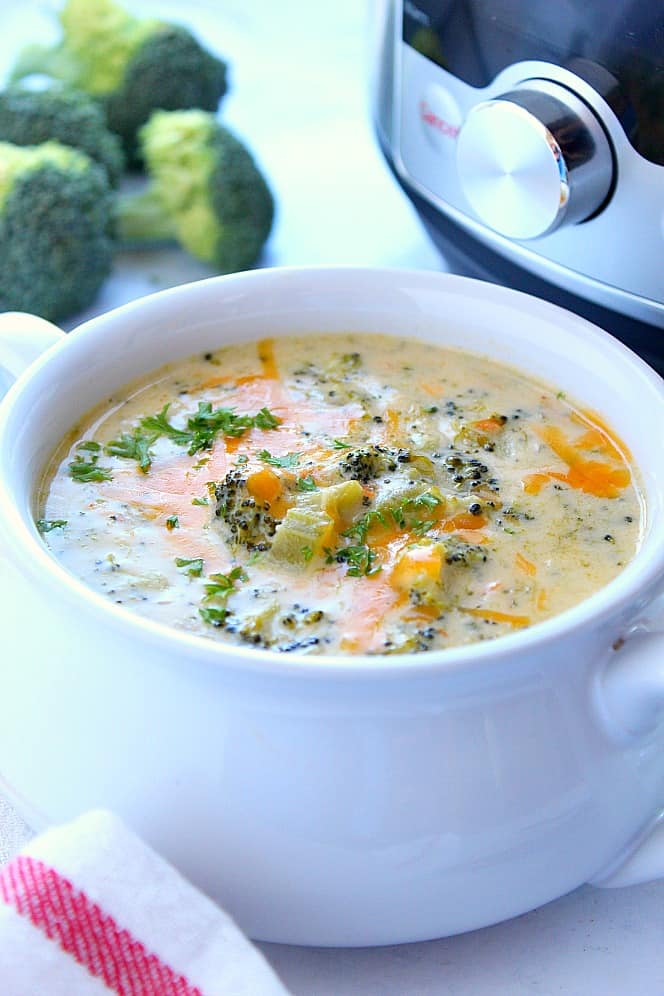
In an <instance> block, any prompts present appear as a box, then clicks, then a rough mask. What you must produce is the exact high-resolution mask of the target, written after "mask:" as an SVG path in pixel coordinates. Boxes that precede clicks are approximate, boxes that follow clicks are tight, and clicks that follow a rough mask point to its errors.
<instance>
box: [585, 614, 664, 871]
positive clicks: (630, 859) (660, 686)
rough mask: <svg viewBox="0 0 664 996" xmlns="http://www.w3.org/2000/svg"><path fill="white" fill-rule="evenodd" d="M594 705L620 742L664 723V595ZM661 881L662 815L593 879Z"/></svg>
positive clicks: (626, 645)
mask: <svg viewBox="0 0 664 996" xmlns="http://www.w3.org/2000/svg"><path fill="white" fill-rule="evenodd" d="M596 700H597V706H598V709H599V712H600V714H601V717H602V720H603V725H604V726H605V728H606V729H607V731H608V732H609V733H610V735H611V736H612V737H614V738H616V739H618V740H620V741H622V742H626V743H630V742H631V743H636V742H638V741H639V740H642V739H643V738H645V737H647V736H649V734H651V733H653V732H654V730H655V729H656V727H657V726H658V724H659V723H660V722H661V720H662V719H663V718H664V595H660V597H659V598H658V599H656V600H655V601H654V602H653V603H652V605H651V606H650V607H649V609H648V610H647V613H646V615H645V617H644V618H643V619H642V620H641V621H640V622H639V624H638V625H637V626H635V627H634V629H633V630H632V631H631V632H630V633H628V634H627V635H626V636H625V637H624V639H623V640H622V641H620V643H619V645H617V646H616V647H615V649H614V650H613V652H612V656H611V659H610V660H609V663H608V666H607V667H606V669H605V670H604V671H603V673H602V674H601V675H600V678H599V682H598V685H597V688H596ZM657 878H664V810H662V812H661V813H660V814H659V815H658V816H657V818H656V819H655V820H654V822H653V823H652V824H651V825H650V827H648V829H647V830H646V831H645V832H644V834H643V835H642V837H641V838H640V839H639V840H638V841H637V842H636V843H633V844H632V845H631V846H630V848H629V850H628V852H627V853H626V854H623V855H622V856H621V857H620V858H619V859H618V861H617V862H615V863H614V865H613V867H612V868H610V869H609V870H608V871H605V872H602V873H601V875H600V876H599V877H598V878H596V879H594V880H592V882H591V884H592V885H596V886H600V887H601V888H616V887H618V886H623V885H639V884H641V883H642V882H649V881H652V880H653V879H657Z"/></svg>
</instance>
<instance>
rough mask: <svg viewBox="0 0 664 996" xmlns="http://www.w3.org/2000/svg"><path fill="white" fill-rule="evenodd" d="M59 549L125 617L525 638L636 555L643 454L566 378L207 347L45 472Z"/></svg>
mask: <svg viewBox="0 0 664 996" xmlns="http://www.w3.org/2000/svg"><path fill="white" fill-rule="evenodd" d="M39 516H40V520H39V527H40V529H41V531H42V533H43V536H44V539H45V542H46V543H47V544H48V546H49V547H50V548H51V550H52V551H53V553H54V555H55V556H56V557H57V558H58V559H59V560H60V561H61V562H62V564H63V565H64V566H65V567H66V568H67V569H68V570H69V571H70V572H71V573H72V574H74V575H76V576H77V577H79V578H81V579H82V580H83V581H84V582H85V583H86V584H87V585H89V586H90V587H91V588H93V589H95V590H97V591H99V592H102V593H104V594H105V595H106V596H107V597H108V599H109V600H110V601H112V602H114V603H116V604H118V605H122V606H126V607H127V608H129V609H131V610H133V611H135V612H138V613H140V614H141V615H143V616H147V617H149V618H151V619H154V620H157V621H159V622H161V623H165V624H167V625H170V626H174V627H177V628H178V629H182V630H187V631H190V632H193V633H196V634H200V635H203V636H207V637H211V638H212V639H217V640H222V641H229V642H232V643H241V644H244V645H251V646H256V647H262V648H270V649H273V650H277V651H283V652H295V653H308V654H333V653H342V654H357V653H369V654H392V653H410V652H420V651H426V650H438V649H441V648H445V647H450V646H455V645H462V644H467V643H472V642H476V641H480V640H486V639H490V638H494V637H498V636H501V635H503V634H506V633H513V632H514V631H515V630H518V629H521V628H523V627H526V626H529V625H532V624H535V623H537V622H540V621H542V620H544V619H547V618H549V617H550V616H553V615H556V614H557V613H560V612H562V611H564V610H565V609H567V608H569V607H570V606H573V605H575V604H577V603H578V602H580V601H582V600H583V599H585V598H587V597H588V596H589V595H591V594H592V593H593V592H595V591H597V590H598V589H599V588H601V587H602V586H604V585H606V584H607V583H608V582H609V581H610V580H611V579H612V578H614V577H615V576H616V574H618V573H619V572H620V570H621V569H622V568H623V566H624V565H625V564H626V563H628V561H629V560H630V559H631V558H632V557H633V556H634V553H635V551H636V549H637V546H638V542H639V537H640V531H641V528H642V499H641V496H640V492H639V489H638V486H637V483H636V482H635V471H634V468H633V467H632V466H631V463H630V457H629V454H628V453H627V451H626V449H625V447H624V446H623V445H622V444H621V442H620V441H619V440H618V439H617V438H616V437H615V435H614V434H613V432H612V431H611V430H610V428H609V427H608V426H607V425H606V424H605V423H604V422H603V421H602V419H601V418H600V417H599V416H597V415H595V414H593V413H590V412H587V411H585V410H584V409H583V408H582V407H580V406H579V405H578V404H577V403H576V402H574V401H573V400H571V399H568V398H566V397H565V396H564V395H563V394H562V392H558V391H557V390H556V388H555V387H550V386H547V385H543V384H540V383H538V382H537V381H535V380H532V379H529V378H527V377H525V376H524V375H522V374H520V373H519V372H518V371H516V370H514V369H511V368H509V367H507V366H503V365H500V364H498V363H495V362H493V361H489V360H487V359H486V358H483V357H479V356H476V355H473V354H468V353H465V352H461V351H457V350H448V349H442V348H439V347H436V346H434V345H432V344H430V343H423V342H418V341H412V340H405V339H398V338H393V337H389V336H376V335H367V334H347V335H322V336H313V335H312V336H306V337H285V338H276V339H274V340H262V341H259V342H253V343H248V344H245V345H239V346H227V347H224V348H222V349H219V350H217V351H216V352H214V353H208V354H206V355H204V356H194V357H191V358H190V359H188V360H186V361H181V362H178V363H174V364H171V365H168V366H165V367H162V368H161V369H159V370H157V371H155V372H154V373H153V374H152V375H151V376H150V377H148V378H146V379H144V380H143V381H141V382H136V383H133V384H131V385H129V386H128V387H127V388H126V389H125V390H124V391H121V392H118V393H117V394H116V395H114V396H113V397H112V398H108V399H106V401H105V403H103V404H101V405H100V406H99V407H98V408H97V409H96V410H95V411H94V412H91V413H89V415H88V416H87V417H86V418H85V419H83V420H82V422H81V423H80V424H79V425H77V426H75V427H74V428H73V429H72V431H71V433H70V434H69V435H68V437H67V438H66V439H65V440H64V441H63V443H62V445H61V446H60V448H59V449H58V451H57V453H56V454H55V455H54V458H53V461H52V463H51V466H50V468H49V469H48V472H47V474H46V477H45V481H44V486H43V489H42V496H41V499H40V509H39Z"/></svg>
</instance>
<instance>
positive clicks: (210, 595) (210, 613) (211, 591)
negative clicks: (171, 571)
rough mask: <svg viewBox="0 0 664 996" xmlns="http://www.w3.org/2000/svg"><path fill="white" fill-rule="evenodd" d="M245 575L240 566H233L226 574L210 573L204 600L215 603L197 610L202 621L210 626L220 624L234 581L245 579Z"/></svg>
mask: <svg viewBox="0 0 664 996" xmlns="http://www.w3.org/2000/svg"><path fill="white" fill-rule="evenodd" d="M246 580H247V575H246V574H245V572H244V570H243V568H242V567H234V568H233V569H232V570H231V571H229V572H228V574H210V579H209V583H208V584H206V585H205V599H204V600H205V601H206V602H210V601H214V602H216V605H211V606H204V607H202V608H200V609H199V610H198V611H199V613H200V616H201V618H202V619H203V620H204V622H206V623H209V624H210V625H211V626H222V625H223V623H224V621H225V619H226V616H227V615H228V609H227V608H226V601H227V599H228V597H229V595H230V594H231V593H232V592H233V590H234V588H235V582H236V581H246Z"/></svg>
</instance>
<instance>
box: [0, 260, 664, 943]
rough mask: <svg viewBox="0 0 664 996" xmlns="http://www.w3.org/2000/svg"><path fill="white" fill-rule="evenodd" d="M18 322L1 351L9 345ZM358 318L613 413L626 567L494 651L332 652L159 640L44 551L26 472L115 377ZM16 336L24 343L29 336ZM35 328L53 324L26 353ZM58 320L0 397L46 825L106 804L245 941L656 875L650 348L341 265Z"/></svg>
mask: <svg viewBox="0 0 664 996" xmlns="http://www.w3.org/2000/svg"><path fill="white" fill-rule="evenodd" d="M13 322H14V320H12V319H10V320H4V322H3V325H2V328H0V345H1V344H2V343H3V342H4V343H5V344H7V343H9V344H12V343H13V344H15V343H16V341H17V334H16V332H15V326H14V324H13ZM349 328H354V329H357V330H360V331H384V332H394V333H397V334H399V333H404V332H407V333H408V334H411V335H417V336H420V337H422V338H431V339H433V340H435V341H441V342H449V343H453V344H458V345H463V346H466V347H467V348H470V349H475V350H479V351H481V352H486V353H488V354H491V355H494V356H496V357H499V358H500V359H502V360H504V361H507V362H510V363H513V364H516V365H518V366H520V367H522V368H523V369H526V370H529V371H530V372H532V373H533V374H535V375H537V376H540V377H544V378H545V379H547V380H549V381H552V382H555V384H556V385H557V386H559V387H560V388H561V389H563V390H565V391H567V392H568V393H569V394H570V395H572V396H575V397H579V398H582V399H583V401H584V402H585V403H586V404H587V405H589V406H590V407H593V408H596V409H598V410H600V411H603V412H605V413H606V414H607V415H608V417H609V418H610V420H611V421H612V423H613V425H614V426H615V428H616V429H617V431H618V432H619V434H620V435H621V436H622V438H623V439H624V440H625V441H626V443H627V444H628V445H629V446H630V448H631V449H632V451H633V453H634V455H635V458H636V461H637V463H638V464H639V466H640V467H641V470H642V475H643V479H644V485H645V490H646V494H647V506H648V516H647V527H646V536H645V538H644V542H643V545H642V549H641V551H640V553H639V555H638V556H637V558H636V559H635V560H634V562H633V563H632V564H631V565H630V566H629V567H628V568H627V569H626V570H625V571H624V573H623V574H622V575H621V576H620V578H618V579H617V580H616V581H615V582H613V583H612V584H611V585H610V586H608V587H607V588H606V589H604V591H603V592H601V593H599V594H598V595H596V596H593V598H591V599H588V600H587V601H586V602H584V603H583V604H582V605H580V606H578V607H577V608H575V609H573V610H571V611H570V612H567V613H565V614H564V615H563V616H560V617H558V618H557V619H553V620H550V621H549V622H547V623H544V624H542V625H540V626H537V627H533V628H532V629H531V630H527V631H524V632H521V633H518V634H516V635H514V636H510V637H506V638H503V639H501V640H499V641H496V642H494V643H489V644H482V645H477V646H474V647H468V648H463V649H461V650H457V651H448V652H446V653H445V654H440V655H436V654H431V655H421V656H417V657H410V658H409V657H401V658H398V657H395V658H390V659H387V660H376V659H375V658H374V659H361V658H357V659H353V660H349V659H337V660H335V659H326V660H321V659H320V658H318V659H313V658H312V659H295V658H287V657H284V656H279V655H276V654H270V653H266V652H257V651H252V650H244V649H241V648H240V649H235V648H222V647H219V646H218V645H216V644H212V643H211V642H208V641H205V640H203V639H199V638H195V637H191V636H187V635H184V634H181V633H176V632H174V631H173V632H170V631H168V630H165V629H163V628H161V627H159V626H157V625H155V624H152V623H149V622H147V621H145V620H142V619H139V618H137V617H134V616H132V615H131V614H129V613H127V612H126V611H125V610H124V609H122V608H120V607H117V606H114V605H111V604H108V603H107V602H105V601H104V600H103V598H102V597H101V596H98V595H95V594H93V593H91V592H90V591H88V590H86V589H85V588H84V587H83V586H82V585H80V584H79V583H78V582H77V581H76V580H75V579H73V578H71V577H70V576H69V575H68V574H66V573H65V572H64V571H63V570H62V569H61V568H60V567H59V565H58V564H57V563H56V562H55V561H54V560H53V559H52V558H51V556H50V555H49V553H48V551H47V550H46V549H45V548H44V546H43V544H42V542H41V540H40V538H39V536H38V535H37V533H36V530H35V528H34V526H33V525H32V522H31V501H32V493H33V488H34V483H35V480H36V477H37V475H38V473H39V470H40V468H41V467H42V466H43V463H44V460H45V459H46V457H47V456H48V454H49V452H50V451H51V449H52V448H53V446H54V445H55V443H56V442H57V440H58V439H59V437H60V436H61V435H62V434H63V433H64V432H65V431H66V429H67V428H68V427H69V426H70V425H71V424H72V423H73V422H74V421H75V419H76V418H77V416H79V415H80V414H82V413H83V412H84V411H85V410H86V409H87V408H89V407H90V406H91V405H92V404H93V403H94V402H95V401H97V400H98V399H99V398H100V397H102V396H103V395H104V394H105V393H107V392H108V391H111V390H112V389H113V388H114V387H117V386H119V385H120V384H122V383H123V382H125V381H126V380H128V379H130V377H132V376H135V375H137V374H139V373H141V372H143V371H147V370H149V369H150V368H151V367H154V366H156V365H158V364H160V363H162V362H164V361H165V360H167V359H171V358H174V357H176V356H180V355H187V354H189V353H191V352H193V351H195V350H203V349H209V348H212V347H213V346H216V345H219V343H220V342H223V341H233V340H236V341H237V340H240V339H244V338H258V337H259V336H264V335H279V334H283V333H287V332H289V331H300V330H301V331H312V330H313V331H332V330H335V329H343V330H346V329H349ZM20 335H21V341H22V342H23V343H24V344H25V343H27V344H29V343H30V342H31V341H32V340H31V335H30V331H29V329H25V330H22V331H21V333H20ZM44 338H45V337H44V332H43V323H40V327H39V329H38V330H37V331H36V332H35V339H34V346H35V351H38V350H39V349H41V348H43V346H44V344H45V342H44ZM46 338H47V339H51V338H52V341H54V342H55V345H54V347H53V348H52V349H50V350H49V351H48V352H47V354H46V355H45V356H44V357H42V358H41V359H39V360H37V361H36V362H35V363H34V364H33V365H32V367H31V368H30V369H29V370H28V371H27V373H26V374H24V375H23V376H22V377H21V378H20V379H19V381H18V382H17V384H16V385H15V386H14V388H12V390H11V391H10V393H9V395H8V396H7V398H6V400H5V402H4V403H3V405H2V407H1V409H0V482H1V483H0V545H1V548H2V550H1V553H2V557H3V561H4V563H3V567H4V568H5V570H4V572H3V578H2V586H3V591H2V598H3V602H4V605H5V618H6V626H7V628H8V631H9V635H10V637H12V639H10V645H11V646H12V647H13V648H14V649H13V653H12V657H11V659H6V660H3V663H2V671H3V681H4V682H5V685H6V687H10V688H11V696H9V695H7V696H2V698H1V699H0V772H1V773H2V776H3V778H4V780H5V784H6V785H8V786H9V787H10V788H11V790H12V792H13V797H14V799H15V801H17V802H18V805H19V808H20V809H21V810H22V811H23V812H24V813H25V814H26V815H27V816H28V817H29V819H30V821H31V822H32V824H33V825H35V823H36V822H38V819H39V814H41V815H42V819H49V820H61V819H67V818H69V817H71V816H73V815H76V814H77V813H78V812H80V811H81V810H83V809H85V808H88V807H90V806H94V805H106V806H109V807H110V808H112V809H114V810H115V811H116V812H118V813H119V814H120V815H123V816H124V817H125V818H126V819H127V820H128V821H129V822H130V823H131V825H133V826H134V828H135V829H136V830H137V831H138V832H139V833H142V834H143V835H144V836H145V838H146V839H147V840H148V841H150V842H151V843H153V844H154V845H155V846H156V847H157V848H158V849H159V850H161V852H162V853H163V854H165V855H166V856H167V857H169V858H171V860H173V861H174V863H176V864H177V865H178V866H179V867H180V868H182V870H183V871H184V872H185V874H187V875H188V876H189V877H190V878H191V879H193V880H194V881H195V882H196V883H198V884H200V885H202V887H203V888H204V889H206V891H208V892H209V893H210V894H211V895H213V896H215V897H217V898H220V899H222V900H223V904H224V905H225V906H226V908H227V909H229V910H230V911H231V912H232V913H233V914H234V915H235V917H236V918H237V920H238V922H239V923H240V925H241V926H242V927H243V928H244V929H245V930H247V931H248V932H249V933H250V934H251V935H252V936H253V937H259V938H263V939H268V940H276V941H284V942H290V943H300V944H333V945H360V944H385V943H396V942H400V941H406V940H420V939H424V938H428V937H439V936H443V935H445V934H451V933H455V932H458V931H463V930H469V929H472V928H475V927H478V926H482V925H484V924H488V923H492V922H496V921H499V920H501V919H504V918H506V917H509V916H513V915H515V914H517V913H520V912H523V911H524V910H528V909H531V908H533V907H535V906H537V905H539V904H541V903H543V902H546V901H547V900H550V899H552V898H554V897H556V896H560V895H562V894H563V893H565V892H567V891H569V890H571V889H573V888H575V887H576V886H578V885H579V884H581V883H583V882H585V881H588V880H591V879H594V880H600V879H606V878H607V876H610V875H613V876H614V877H613V881H615V882H619V881H622V882H630V881H637V880H644V879H645V878H647V877H648V876H650V875H654V874H656V873H658V872H660V871H661V862H662V855H663V853H664V852H663V850H662V842H661V840H660V839H659V838H658V835H657V833H655V834H654V835H653V836H651V837H650V840H649V841H648V842H647V844H644V845H642V847H641V848H640V849H639V850H638V851H637V845H638V844H639V843H640V842H641V840H642V839H644V838H645V837H646V836H647V834H648V833H649V831H650V829H651V827H652V826H653V825H654V824H655V822H656V819H657V817H658V814H659V812H660V809H661V804H662V800H663V799H664V751H662V741H663V739H664V730H663V728H662V722H661V718H662V711H663V708H664V703H663V700H664V673H663V670H664V669H663V668H662V664H661V650H662V646H663V645H664V637H662V636H661V635H658V634H657V633H656V632H655V630H656V626H657V623H656V621H655V620H656V614H655V612H654V609H653V606H654V603H655V599H656V597H657V596H658V595H659V594H660V593H661V592H662V590H663V589H664V508H663V495H664V488H663V482H664V454H663V453H662V448H661V445H660V443H659V442H658V437H655V436H654V434H653V433H652V432H646V431H644V427H647V426H652V425H657V424H661V419H662V414H663V409H664V388H663V385H662V381H661V380H660V379H659V378H658V377H657V376H656V375H655V374H654V373H653V372H652V371H651V370H650V369H649V368H648V367H646V366H645V365H644V364H643V363H642V362H641V361H640V360H638V359H637V358H636V357H635V356H634V355H633V354H631V353H629V352H628V351H627V350H626V349H625V348H624V347H623V346H622V345H620V344H619V343H617V342H616V341H615V340H612V339H610V338H609V337H608V336H606V335H605V334H604V333H601V332H600V331H599V330H596V329H594V328H593V327H592V326H590V325H589V324H588V323H586V322H584V321H582V320H581V319H578V318H576V317H574V316H572V315H570V314H568V313H565V312H562V311H560V310H559V309H556V308H553V307H552V306H550V305H547V304H544V303H542V302H540V301H535V300H534V299H531V298H527V297H525V296H523V295H519V294H516V293H514V292H511V291H507V290H504V289H501V288H497V287H493V286H490V285H484V284H478V283H476V282H473V281H469V280H466V279H464V278H460V277H452V276H449V275H441V274H435V273H409V272H405V271H380V270H359V269H351V268H343V267H339V268H312V269H303V270H296V269H283V270H262V271H256V272H254V273H249V274H241V275H235V276H232V277H225V278H219V279H216V280H211V281H203V282H199V283H197V284H193V285H189V286H186V287H180V288H176V289H173V290H170V291H165V292H162V293H161V294H159V295H155V296H153V297H151V298H143V299H141V300H139V301H137V302H135V303H132V304H129V305H126V306H124V307H123V308H121V309H118V310H117V311H115V312H111V313H110V314H108V315H106V316H101V317H99V318H96V319H93V320H92V321H90V322H88V323H87V324H85V325H83V326H81V328H80V329H78V330H76V331H75V332H74V333H72V334H70V335H69V336H68V337H67V338H66V341H61V336H60V335H59V334H58V333H57V332H53V333H52V336H50V335H49V334H48V333H47V335H46ZM3 348H4V347H3ZM28 350H29V347H28ZM623 640H624V644H623V646H622V647H621V649H620V650H618V651H615V650H613V649H612V648H613V646H614V644H616V643H617V642H618V641H623ZM184 814H186V816H185V815H184ZM185 827H186V831H187V832H184V830H185ZM192 828H193V829H192ZM630 855H633V856H632V857H631V864H629V865H625V864H624V861H625V859H626V858H628V857H629V856H630ZM621 864H622V865H623V869H626V870H624V871H623V872H622V877H619V876H620V873H619V872H618V871H617V869H618V866H619V865H621Z"/></svg>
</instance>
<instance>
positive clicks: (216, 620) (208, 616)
mask: <svg viewBox="0 0 664 996" xmlns="http://www.w3.org/2000/svg"><path fill="white" fill-rule="evenodd" d="M198 614H199V615H200V617H201V619H202V620H203V622H206V623H208V624H209V625H210V626H223V624H224V621H225V619H226V616H227V615H228V609H225V608H220V609H217V608H215V607H214V606H209V607H204V608H202V609H199V610H198Z"/></svg>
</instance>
